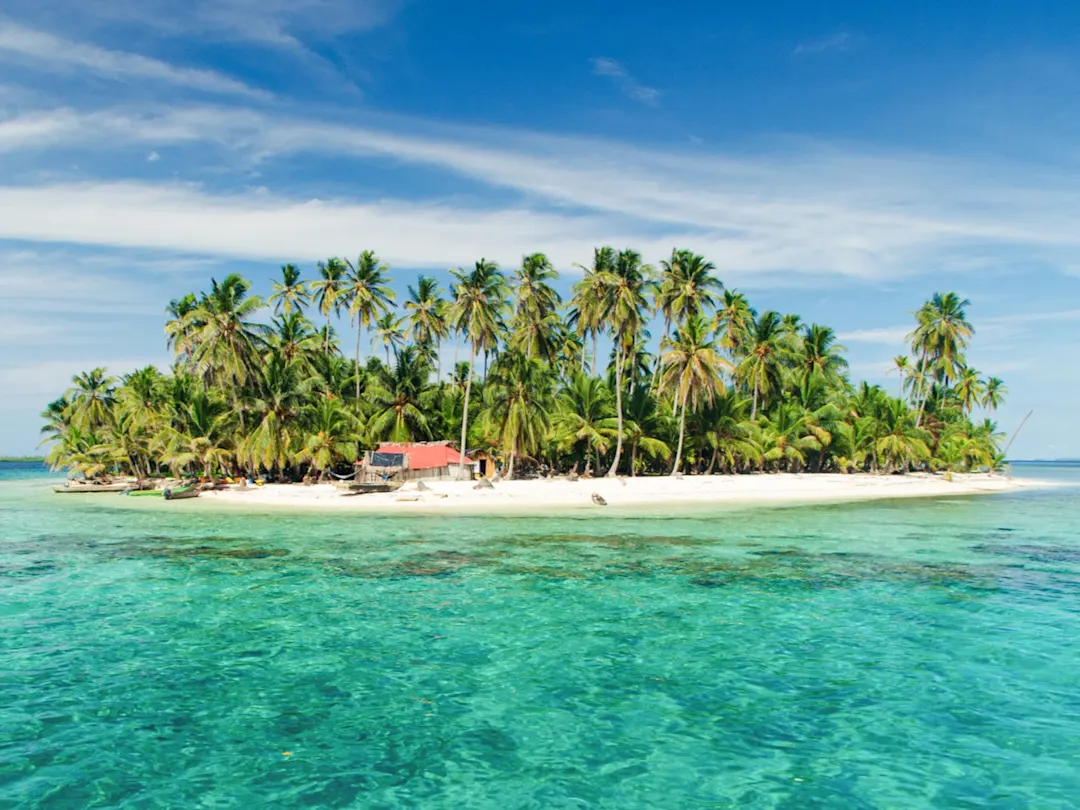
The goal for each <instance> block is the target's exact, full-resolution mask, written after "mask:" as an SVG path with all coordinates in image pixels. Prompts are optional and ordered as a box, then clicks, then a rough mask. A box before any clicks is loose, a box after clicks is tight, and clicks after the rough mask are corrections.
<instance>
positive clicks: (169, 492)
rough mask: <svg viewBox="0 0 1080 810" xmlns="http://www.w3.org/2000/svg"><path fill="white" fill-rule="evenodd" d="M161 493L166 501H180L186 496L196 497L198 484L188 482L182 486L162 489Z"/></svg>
mask: <svg viewBox="0 0 1080 810" xmlns="http://www.w3.org/2000/svg"><path fill="white" fill-rule="evenodd" d="M161 495H162V497H164V498H165V500H167V501H181V500H184V499H186V498H198V497H199V485H198V484H188V485H187V486H184V487H176V489H163V490H162V491H161Z"/></svg>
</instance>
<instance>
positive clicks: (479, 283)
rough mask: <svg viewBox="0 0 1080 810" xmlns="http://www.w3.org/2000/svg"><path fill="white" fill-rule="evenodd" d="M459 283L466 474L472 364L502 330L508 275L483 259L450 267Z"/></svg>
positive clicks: (454, 316) (454, 314) (455, 316)
mask: <svg viewBox="0 0 1080 810" xmlns="http://www.w3.org/2000/svg"><path fill="white" fill-rule="evenodd" d="M450 272H451V273H452V275H453V276H454V278H455V279H456V283H455V284H454V286H453V295H454V303H453V305H452V306H451V310H450V319H451V322H452V323H453V326H454V329H455V330H457V331H458V332H460V333H462V334H463V335H465V339H466V340H467V341H468V342H469V375H468V379H467V380H466V383H465V403H464V406H463V408H462V416H461V447H460V451H461V468H460V472H459V475H460V476H461V477H462V478H464V477H466V473H465V452H466V440H467V438H468V432H469V397H470V396H471V395H472V378H473V366H474V365H475V363H476V353H477V352H478V351H483V352H485V353H486V352H487V351H489V350H491V349H494V348H495V346H496V345H497V344H498V341H499V336H500V335H501V334H502V332H503V315H504V313H505V311H506V308H507V302H506V277H505V276H504V275H503V274H502V272H501V271H500V270H499V267H498V265H496V264H495V263H494V262H489V261H487V260H486V259H481V260H480V261H478V262H477V263H476V265H475V266H474V267H473V269H472V270H470V271H467V270H464V269H462V268H458V269H457V270H452V271H450Z"/></svg>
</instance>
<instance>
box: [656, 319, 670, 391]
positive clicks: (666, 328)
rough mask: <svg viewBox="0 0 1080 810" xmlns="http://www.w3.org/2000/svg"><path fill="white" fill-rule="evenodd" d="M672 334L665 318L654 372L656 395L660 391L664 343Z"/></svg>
mask: <svg viewBox="0 0 1080 810" xmlns="http://www.w3.org/2000/svg"><path fill="white" fill-rule="evenodd" d="M670 333H671V322H670V321H669V320H668V319H667V318H664V336H663V337H662V338H661V339H660V347H659V348H658V349H657V351H656V369H655V370H654V371H653V377H652V391H653V393H654V394H655V393H656V392H657V391H658V390H659V389H660V349H662V348H663V347H664V341H665V340H667V338H668V335H669V334H670Z"/></svg>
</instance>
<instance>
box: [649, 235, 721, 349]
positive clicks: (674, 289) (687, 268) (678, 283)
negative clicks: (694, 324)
mask: <svg viewBox="0 0 1080 810" xmlns="http://www.w3.org/2000/svg"><path fill="white" fill-rule="evenodd" d="M660 268H661V277H660V283H659V284H658V285H657V287H656V309H657V310H658V311H659V312H660V313H661V314H662V315H663V316H664V334H663V337H662V338H661V339H664V338H667V337H668V335H669V334H670V332H671V324H672V323H678V322H681V321H685V320H687V319H688V318H692V317H696V316H699V315H706V314H707V312H711V311H713V310H715V309H716V303H717V296H718V295H720V294H721V293H722V292H723V291H724V285H723V284H722V283H721V282H720V279H718V278H716V276H714V275H713V271H714V270H715V269H716V265H714V264H713V263H712V262H710V261H708V260H707V259H706V258H705V257H704V256H700V255H698V254H697V253H694V252H693V251H691V250H674V249H673V250H672V251H671V258H670V259H667V260H666V261H662V262H660Z"/></svg>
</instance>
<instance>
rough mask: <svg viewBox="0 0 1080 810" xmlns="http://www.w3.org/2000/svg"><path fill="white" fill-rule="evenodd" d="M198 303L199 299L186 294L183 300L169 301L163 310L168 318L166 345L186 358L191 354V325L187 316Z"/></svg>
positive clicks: (166, 323)
mask: <svg viewBox="0 0 1080 810" xmlns="http://www.w3.org/2000/svg"><path fill="white" fill-rule="evenodd" d="M198 303H199V299H198V298H196V297H195V294H194V293H188V294H187V295H185V296H184V297H183V298H179V299H174V300H172V301H170V302H169V306H168V307H166V308H165V314H166V315H168V316H169V319H168V320H167V321H166V322H165V336H166V339H167V344H168V347H169V348H170V349H172V350H173V351H174V352H175V353H176V354H178V355H184V356H185V357H187V356H190V354H191V344H190V341H191V332H192V323H191V320H190V318H188V315H190V314H191V311H192V310H193V309H195V307H196V306H198Z"/></svg>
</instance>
